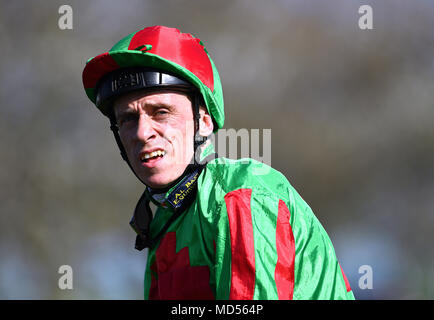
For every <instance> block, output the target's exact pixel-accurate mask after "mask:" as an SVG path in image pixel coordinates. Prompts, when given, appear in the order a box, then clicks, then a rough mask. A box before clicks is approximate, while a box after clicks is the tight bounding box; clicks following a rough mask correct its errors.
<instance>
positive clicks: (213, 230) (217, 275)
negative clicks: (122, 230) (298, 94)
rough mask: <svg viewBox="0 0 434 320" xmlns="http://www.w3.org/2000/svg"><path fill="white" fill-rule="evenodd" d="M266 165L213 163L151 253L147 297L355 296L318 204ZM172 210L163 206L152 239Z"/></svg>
mask: <svg viewBox="0 0 434 320" xmlns="http://www.w3.org/2000/svg"><path fill="white" fill-rule="evenodd" d="M265 166H266V165H265V164H262V163H260V162H257V161H255V160H252V159H242V160H230V159H226V158H217V159H215V160H213V161H211V162H209V163H208V164H207V167H206V169H205V170H204V171H203V172H202V173H201V175H200V177H199V179H198V191H197V196H196V199H195V200H194V202H193V203H192V204H191V206H190V207H189V208H188V209H187V210H186V211H185V212H184V213H183V214H182V215H181V216H180V217H179V218H177V220H175V222H174V223H173V224H172V225H171V226H170V227H169V229H168V231H167V233H166V234H165V235H164V237H163V238H162V239H161V240H160V242H159V243H158V244H157V246H156V247H155V248H153V249H152V250H150V251H149V252H148V261H147V269H146V274H145V299H237V300H251V299H285V300H287V299H354V295H353V293H352V291H351V288H350V287H349V283H348V282H347V280H346V278H345V276H344V274H343V271H342V269H341V267H340V265H339V263H338V260H337V258H336V255H335V251H334V248H333V245H332V243H331V241H330V239H329V237H328V235H327V233H326V232H325V230H324V228H323V227H322V226H321V224H320V222H319V221H318V220H317V218H316V217H315V215H314V214H313V212H312V210H311V209H310V207H309V206H308V205H307V204H306V203H305V202H304V200H303V199H302V198H301V197H300V196H299V194H298V193H297V192H296V191H295V189H294V188H293V187H292V186H291V185H290V184H289V182H288V180H287V179H286V178H285V177H284V176H283V175H282V174H281V173H279V172H278V171H276V170H274V169H272V168H270V167H266V168H267V169H268V170H267V171H264V170H263V169H264V168H265ZM258 169H262V170H258ZM255 170H256V171H255ZM255 172H261V173H262V174H255ZM264 172H267V173H266V174H264ZM171 214H172V212H171V211H170V210H169V209H165V208H163V207H158V210H157V212H156V215H155V218H154V220H153V221H152V224H151V234H152V236H155V234H156V233H157V232H158V231H159V230H160V229H161V228H162V226H163V225H164V224H165V222H166V221H167V220H168V219H169V218H170V216H171Z"/></svg>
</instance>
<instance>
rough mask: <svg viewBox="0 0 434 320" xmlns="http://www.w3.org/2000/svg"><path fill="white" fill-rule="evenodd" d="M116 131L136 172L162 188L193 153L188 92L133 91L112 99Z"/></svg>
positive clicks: (149, 182) (155, 186) (191, 119)
mask: <svg viewBox="0 0 434 320" xmlns="http://www.w3.org/2000/svg"><path fill="white" fill-rule="evenodd" d="M114 111H115V116H116V121H117V124H118V126H119V135H120V137H121V140H122V144H123V145H124V148H125V151H126V153H127V156H128V159H129V161H130V163H131V166H132V167H133V169H134V171H135V172H136V174H137V175H138V176H139V177H140V179H141V180H142V181H143V182H144V183H146V185H148V186H150V187H152V188H163V187H165V186H167V185H168V184H170V183H171V182H172V181H174V180H176V179H177V178H178V177H179V176H180V175H181V174H182V173H183V172H184V170H185V168H186V167H187V165H188V164H189V163H190V161H191V159H192V157H193V152H194V150H193V136H194V121H193V110H192V104H191V101H190V99H189V98H188V96H187V95H185V94H182V93H177V92H173V91H172V92H170V91H158V92H152V93H145V94H144V93H143V92H140V91H138V92H132V93H129V94H126V95H123V96H121V97H120V98H118V99H116V100H115V102H114Z"/></svg>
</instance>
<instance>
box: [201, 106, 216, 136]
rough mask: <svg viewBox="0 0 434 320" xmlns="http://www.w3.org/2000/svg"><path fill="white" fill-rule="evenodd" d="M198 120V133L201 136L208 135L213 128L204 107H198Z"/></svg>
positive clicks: (209, 116)
mask: <svg viewBox="0 0 434 320" xmlns="http://www.w3.org/2000/svg"><path fill="white" fill-rule="evenodd" d="M199 114H200V120H199V134H200V135H201V136H203V137H208V136H209V135H210V134H211V133H212V132H213V130H214V125H213V123H212V117H211V115H210V114H209V113H208V111H207V110H206V108H205V107H202V106H201V107H200V108H199Z"/></svg>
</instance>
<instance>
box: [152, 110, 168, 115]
mask: <svg viewBox="0 0 434 320" xmlns="http://www.w3.org/2000/svg"><path fill="white" fill-rule="evenodd" d="M168 113H169V112H168V111H167V110H165V109H160V110H157V111H156V112H155V115H156V116H164V115H166V114H168Z"/></svg>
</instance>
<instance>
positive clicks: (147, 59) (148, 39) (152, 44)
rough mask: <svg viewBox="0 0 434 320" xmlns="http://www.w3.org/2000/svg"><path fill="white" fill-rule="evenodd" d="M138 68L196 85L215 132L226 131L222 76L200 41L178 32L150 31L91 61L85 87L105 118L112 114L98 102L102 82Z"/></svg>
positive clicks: (155, 28)
mask: <svg viewBox="0 0 434 320" xmlns="http://www.w3.org/2000/svg"><path fill="white" fill-rule="evenodd" d="M137 67H141V68H150V70H157V71H160V72H162V73H163V74H168V75H169V77H170V75H171V76H174V77H173V79H177V80H179V81H181V82H182V81H187V82H188V83H189V84H190V85H193V86H194V87H195V88H196V89H197V90H198V92H200V94H201V96H202V98H203V101H204V103H205V105H206V108H207V110H208V112H209V114H210V115H211V116H212V118H213V120H214V123H215V124H216V125H217V128H214V131H217V130H218V129H220V128H222V127H223V124H224V119H225V116H224V103H223V91H222V86H221V82H220V76H219V74H218V71H217V68H216V67H215V65H214V62H213V61H212V59H211V57H210V56H209V54H208V52H207V50H206V49H205V47H204V45H203V43H202V42H201V41H200V40H199V39H198V38H195V37H194V36H192V35H191V34H188V33H182V32H180V31H179V30H178V29H175V28H168V27H165V26H153V27H147V28H144V29H142V30H139V31H137V32H134V33H132V34H130V35H128V36H126V37H124V38H123V39H122V40H120V41H119V42H118V43H116V44H115V45H114V46H113V47H112V48H111V49H110V50H109V51H108V52H105V53H102V54H100V55H98V56H96V57H94V58H91V59H89V60H88V61H87V63H86V66H85V68H84V70H83V85H84V88H85V90H86V94H87V96H88V97H89V99H90V100H91V101H92V102H93V103H94V104H95V105H96V106H97V107H98V109H99V110H100V111H101V112H102V113H103V114H104V115H106V116H109V112H110V110H108V109H107V108H108V106H107V104H103V103H100V102H99V101H98V100H99V99H98V94H99V92H100V91H99V89H100V87H101V80H103V79H104V77H107V76H110V74H114V73H116V72H119V71H122V70H128V69H131V68H137ZM118 79H119V78H118ZM143 81H144V82H146V81H145V80H143ZM169 84H170V81H169Z"/></svg>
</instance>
